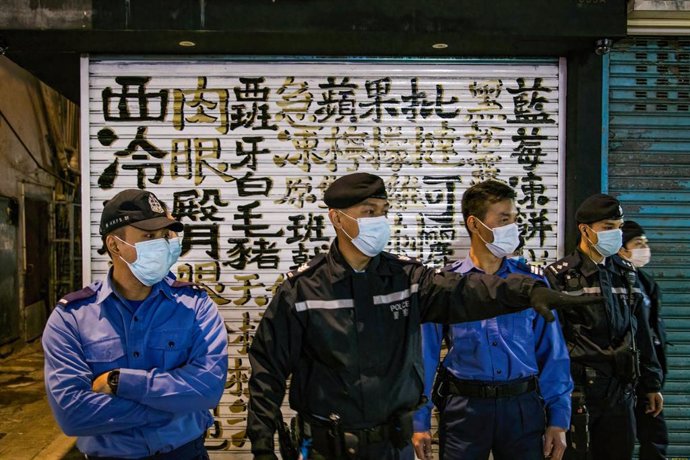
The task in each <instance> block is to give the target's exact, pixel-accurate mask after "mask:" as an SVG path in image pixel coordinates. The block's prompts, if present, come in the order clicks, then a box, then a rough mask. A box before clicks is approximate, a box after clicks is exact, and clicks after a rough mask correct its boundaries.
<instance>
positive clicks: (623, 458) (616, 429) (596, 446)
mask: <svg viewBox="0 0 690 460" xmlns="http://www.w3.org/2000/svg"><path fill="white" fill-rule="evenodd" d="M584 391H585V400H586V401H585V402H586V404H587V410H588V411H589V425H588V427H589V435H590V445H589V453H588V454H587V455H586V456H585V455H582V454H578V453H577V452H575V451H574V450H573V449H572V448H570V447H568V449H567V450H566V451H565V455H564V457H563V458H564V459H565V460H584V459H587V460H630V459H632V456H633V449H634V448H635V393H634V391H633V389H632V385H623V384H621V383H619V382H618V380H617V379H615V378H610V377H597V378H596V379H595V380H594V381H593V383H592V384H590V385H587V386H585V388H584Z"/></svg>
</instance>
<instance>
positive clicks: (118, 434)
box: [43, 190, 228, 460]
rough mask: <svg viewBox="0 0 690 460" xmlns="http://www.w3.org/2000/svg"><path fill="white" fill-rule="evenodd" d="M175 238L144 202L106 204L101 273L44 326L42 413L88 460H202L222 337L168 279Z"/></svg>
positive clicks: (158, 209) (153, 201)
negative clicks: (106, 264)
mask: <svg viewBox="0 0 690 460" xmlns="http://www.w3.org/2000/svg"><path fill="white" fill-rule="evenodd" d="M182 228H183V227H182V224H180V223H179V222H177V221H175V220H173V219H171V218H170V217H169V216H168V214H167V213H166V211H165V207H164V206H163V204H162V203H161V202H160V201H159V200H158V199H157V198H156V196H155V195H154V194H153V193H150V192H146V191H142V190H124V191H122V192H120V193H118V194H117V195H115V197H113V198H112V199H111V200H109V201H108V202H106V204H105V207H104V209H103V214H102V215H101V223H100V234H101V236H102V238H103V244H104V250H106V251H107V252H108V253H109V255H110V257H111V260H112V268H111V270H110V271H109V272H108V274H107V276H106V277H105V279H103V280H102V281H97V282H95V283H94V284H92V285H90V286H88V287H85V288H84V289H82V290H81V291H77V292H73V293H71V294H68V295H66V296H65V297H64V298H63V299H61V300H60V302H59V303H58V305H57V307H56V308H55V309H54V310H53V312H52V314H51V315H50V318H49V319H48V323H47V325H46V328H45V330H44V333H43V348H44V350H45V379H46V380H45V384H46V391H47V394H48V402H49V404H50V407H51V409H52V411H53V414H54V415H55V419H56V420H57V422H58V424H59V425H60V427H61V428H62V430H63V431H64V432H65V433H66V434H68V435H70V436H77V437H78V439H77V447H78V448H79V450H80V451H81V452H83V453H84V454H86V456H87V458H88V459H108V460H113V459H119V458H127V459H154V458H155V459H157V460H160V459H165V460H203V459H208V454H207V453H206V450H205V448H204V434H205V432H206V430H207V428H209V427H210V426H211V425H212V424H213V416H212V415H211V413H210V410H211V409H213V408H214V407H216V405H217V404H218V402H219V400H220V397H221V395H222V393H223V388H224V386H225V380H226V375H227V367H228V357H227V334H226V330H225V325H224V323H223V320H222V318H221V317H220V315H219V313H218V310H217V308H216V306H215V305H214V304H213V302H212V301H211V300H210V299H209V297H208V295H207V294H206V292H205V291H203V290H202V289H199V288H197V286H195V285H193V284H191V283H182V282H179V281H176V280H175V279H174V278H173V276H172V275H171V274H170V273H169V270H170V267H171V266H172V265H173V264H174V263H175V262H176V261H177V258H178V256H179V255H180V242H179V240H178V239H177V236H176V234H175V233H173V232H179V231H181V230H182Z"/></svg>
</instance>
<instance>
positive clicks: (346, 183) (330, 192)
mask: <svg viewBox="0 0 690 460" xmlns="http://www.w3.org/2000/svg"><path fill="white" fill-rule="evenodd" d="M367 198H382V199H384V200H385V199H387V198H388V195H387V194H386V185H385V184H384V183H383V179H381V178H380V177H379V176H375V175H373V174H369V173H354V174H348V175H347V176H343V177H341V178H339V179H336V180H335V181H334V182H333V183H332V184H331V185H330V187H328V189H326V193H324V195H323V201H324V202H325V203H326V205H327V206H328V207H329V208H335V209H344V208H349V207H350V206H354V205H356V204H357V203H360V202H362V201H364V200H366V199H367Z"/></svg>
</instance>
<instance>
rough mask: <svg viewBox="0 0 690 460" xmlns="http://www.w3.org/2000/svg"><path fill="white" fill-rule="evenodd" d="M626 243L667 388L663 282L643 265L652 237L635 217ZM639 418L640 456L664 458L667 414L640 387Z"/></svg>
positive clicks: (627, 225) (625, 235) (625, 230)
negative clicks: (654, 410) (650, 404)
mask: <svg viewBox="0 0 690 460" xmlns="http://www.w3.org/2000/svg"><path fill="white" fill-rule="evenodd" d="M621 229H622V230H623V247H622V248H621V249H620V251H618V254H619V255H620V256H621V257H623V258H624V259H626V260H628V261H630V262H631V263H632V264H633V265H634V266H635V268H637V276H638V278H639V279H640V284H641V285H642V293H643V294H644V302H643V304H642V305H643V306H644V310H645V315H646V316H647V318H648V319H649V327H651V333H652V341H653V342H654V351H655V352H656V356H657V358H658V359H659V364H660V365H661V371H662V373H663V378H662V381H661V385H662V388H663V384H664V381H665V380H666V374H667V373H668V365H667V362H666V328H665V326H664V319H663V318H662V317H661V291H660V289H659V285H658V284H657V282H656V281H655V280H654V278H653V277H652V275H650V274H649V272H648V271H647V270H643V269H642V267H644V266H645V265H647V264H648V263H649V261H650V259H651V257H652V253H651V249H650V248H649V241H648V240H647V236H646V235H645V231H644V229H643V228H642V226H641V225H640V224H638V223H637V222H634V221H632V220H626V221H625V223H623V227H622V228H621ZM635 418H636V421H637V440H638V441H639V443H640V451H639V457H640V460H664V459H665V458H666V450H667V448H668V428H667V427H666V420H665V418H664V411H663V410H662V411H661V412H660V413H659V415H657V416H656V417H654V414H653V413H650V410H649V407H648V404H647V398H646V397H645V395H644V394H643V393H642V389H639V388H638V394H637V404H636V405H635Z"/></svg>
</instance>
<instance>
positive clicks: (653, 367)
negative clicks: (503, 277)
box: [546, 194, 663, 460]
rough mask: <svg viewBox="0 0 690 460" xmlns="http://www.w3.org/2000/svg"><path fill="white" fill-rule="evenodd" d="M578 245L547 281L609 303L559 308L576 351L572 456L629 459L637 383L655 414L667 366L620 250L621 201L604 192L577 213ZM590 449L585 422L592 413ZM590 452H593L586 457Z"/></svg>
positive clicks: (572, 355) (550, 271) (554, 267)
mask: <svg viewBox="0 0 690 460" xmlns="http://www.w3.org/2000/svg"><path fill="white" fill-rule="evenodd" d="M575 217H576V220H577V223H578V229H579V232H580V234H579V245H578V248H577V250H575V251H574V252H572V253H571V254H569V255H568V256H566V257H565V258H563V259H561V260H559V261H557V262H556V263H554V264H552V265H550V266H549V267H548V269H547V270H546V274H547V278H548V280H549V282H550V283H551V286H553V287H554V288H557V289H560V290H562V291H565V292H569V293H573V294H575V293H584V294H585V295H591V294H594V295H601V296H603V297H604V298H605V299H606V305H605V308H601V307H589V306H585V307H578V308H574V309H568V310H563V311H561V312H560V313H559V318H560V320H561V323H562V327H563V333H564V336H565V340H566V342H567V344H568V349H569V350H570V359H571V372H572V377H573V381H574V383H575V391H574V393H573V417H572V422H571V423H572V425H573V427H572V428H573V430H572V432H571V433H570V440H571V446H569V447H568V449H567V451H566V455H565V458H566V459H572V458H592V459H595V460H598V459H607V460H616V459H620V460H628V459H630V458H632V452H633V447H634V442H635V440H634V438H635V428H634V423H635V418H634V389H633V388H634V386H635V384H636V383H637V384H638V385H639V388H640V389H641V391H642V393H643V394H644V395H645V400H646V403H647V405H648V410H649V413H650V414H653V415H654V416H656V415H658V414H659V412H661V409H662V406H663V398H662V396H661V393H659V390H660V388H661V369H660V368H659V363H658V361H657V358H656V355H655V353H654V348H653V346H652V339H651V336H650V333H649V325H648V323H647V318H646V316H645V314H644V309H643V307H642V295H641V291H640V284H639V281H638V279H637V275H636V273H635V267H634V265H633V264H631V263H630V262H628V261H627V260H625V259H622V258H621V257H619V256H618V255H617V252H618V250H619V249H620V248H621V245H622V232H621V226H622V225H623V210H622V208H621V205H620V203H619V202H618V200H616V199H615V198H613V197H611V196H609V195H604V194H596V195H593V196H590V197H589V198H587V199H586V200H585V201H583V202H582V204H581V205H580V207H579V208H578V210H577V213H576V216H575ZM585 409H586V410H587V411H588V413H589V416H588V428H589V434H590V446H589V447H590V448H589V451H590V452H589V454H586V453H585V450H586V442H585V438H584V437H583V436H581V435H584V434H585V433H586V432H587V431H586V428H585V427H583V426H582V424H583V421H586V420H587V417H586V416H585V417H581V416H584V415H586V411H585ZM586 455H590V456H586Z"/></svg>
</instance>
